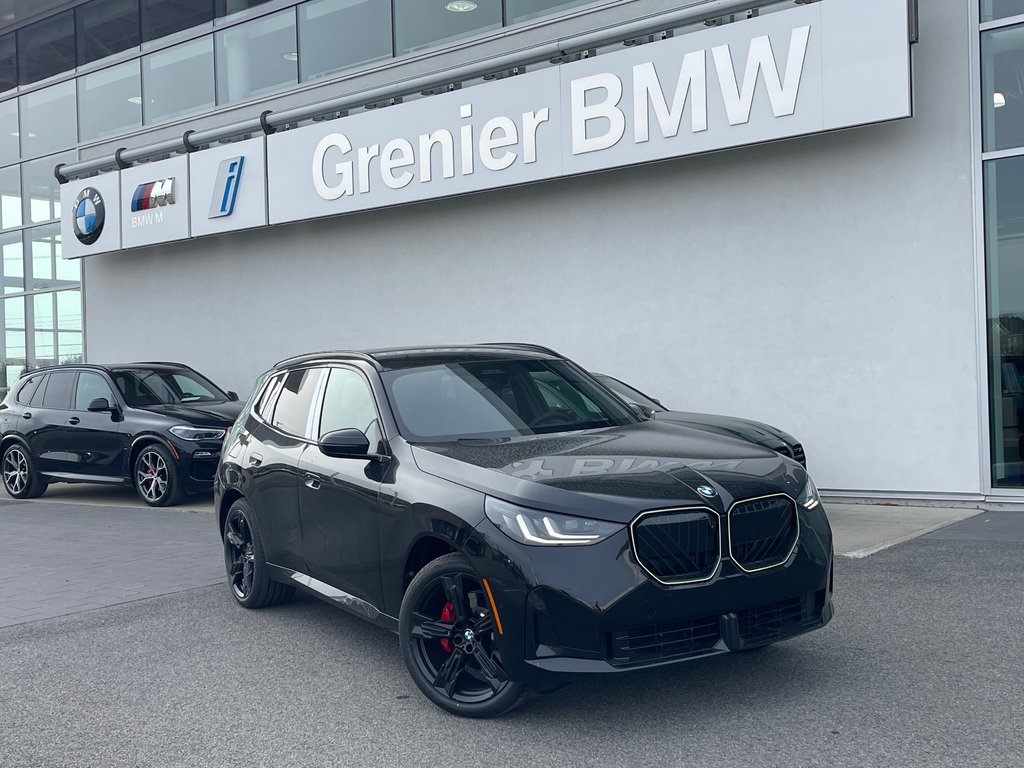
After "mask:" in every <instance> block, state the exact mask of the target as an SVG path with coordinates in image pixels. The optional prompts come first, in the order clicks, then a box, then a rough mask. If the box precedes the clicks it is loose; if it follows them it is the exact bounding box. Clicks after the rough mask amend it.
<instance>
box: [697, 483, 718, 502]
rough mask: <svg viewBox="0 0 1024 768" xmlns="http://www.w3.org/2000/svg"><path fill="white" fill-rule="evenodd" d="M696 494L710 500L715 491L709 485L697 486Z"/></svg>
mask: <svg viewBox="0 0 1024 768" xmlns="http://www.w3.org/2000/svg"><path fill="white" fill-rule="evenodd" d="M697 493H699V494H700V495H701V496H705V497H707V498H709V499H710V498H711V497H712V496H714V495H715V489H714V488H712V487H711V486H710V485H698V486H697Z"/></svg>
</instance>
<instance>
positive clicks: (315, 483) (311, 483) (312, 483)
mask: <svg viewBox="0 0 1024 768" xmlns="http://www.w3.org/2000/svg"><path fill="white" fill-rule="evenodd" d="M306 487H307V488H311V489H312V490H314V491H319V490H320V480H319V479H317V477H316V476H315V475H306Z"/></svg>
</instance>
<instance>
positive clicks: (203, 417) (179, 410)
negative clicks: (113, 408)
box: [135, 400, 242, 428]
mask: <svg viewBox="0 0 1024 768" xmlns="http://www.w3.org/2000/svg"><path fill="white" fill-rule="evenodd" d="M135 407H137V408H138V410H140V411H149V412H150V413H159V414H161V415H164V416H168V417H170V418H172V419H178V420H179V421H181V422H182V423H184V424H194V425H196V426H202V427H225V428H227V427H230V426H231V425H232V424H234V423H235V419H236V418H238V414H240V413H241V412H242V404H241V403H236V402H233V401H230V400H227V401H224V402H219V403H195V404H194V405H190V404H187V403H182V404H176V405H147V406H143V407H138V406H135Z"/></svg>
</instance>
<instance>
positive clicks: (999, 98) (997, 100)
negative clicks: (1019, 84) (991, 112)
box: [992, 91, 1006, 109]
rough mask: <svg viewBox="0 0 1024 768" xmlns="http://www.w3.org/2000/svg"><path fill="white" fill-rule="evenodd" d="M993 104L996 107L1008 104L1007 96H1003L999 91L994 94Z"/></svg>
mask: <svg viewBox="0 0 1024 768" xmlns="http://www.w3.org/2000/svg"><path fill="white" fill-rule="evenodd" d="M992 106H993V107H995V108H996V109H999V108H1000V107H1005V106H1006V97H1005V96H1003V94H1001V93H1000V92H999V91H996V92H995V93H993V94H992Z"/></svg>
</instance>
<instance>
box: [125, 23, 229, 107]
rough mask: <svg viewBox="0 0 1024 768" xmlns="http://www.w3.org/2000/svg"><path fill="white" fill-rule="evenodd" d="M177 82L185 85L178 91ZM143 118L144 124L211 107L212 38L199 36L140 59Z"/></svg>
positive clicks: (179, 87) (212, 97)
mask: <svg viewBox="0 0 1024 768" xmlns="http://www.w3.org/2000/svg"><path fill="white" fill-rule="evenodd" d="M181 83H188V88H182V87H181ZM142 90H143V91H144V92H145V99H146V100H145V102H144V103H143V119H144V120H145V122H146V124H147V125H149V124H152V123H159V122H161V121H163V120H170V119H171V118H174V117H178V116H180V115H187V114H188V113H190V112H199V111H201V110H204V109H209V108H211V107H212V106H213V104H214V86H213V38H212V37H210V36H207V37H201V38H199V39H198V40H193V41H191V42H188V43H183V44H181V45H176V46H174V47H173V48H168V49H167V50H164V51H158V52H156V53H154V54H152V55H150V56H144V57H143V58H142Z"/></svg>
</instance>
